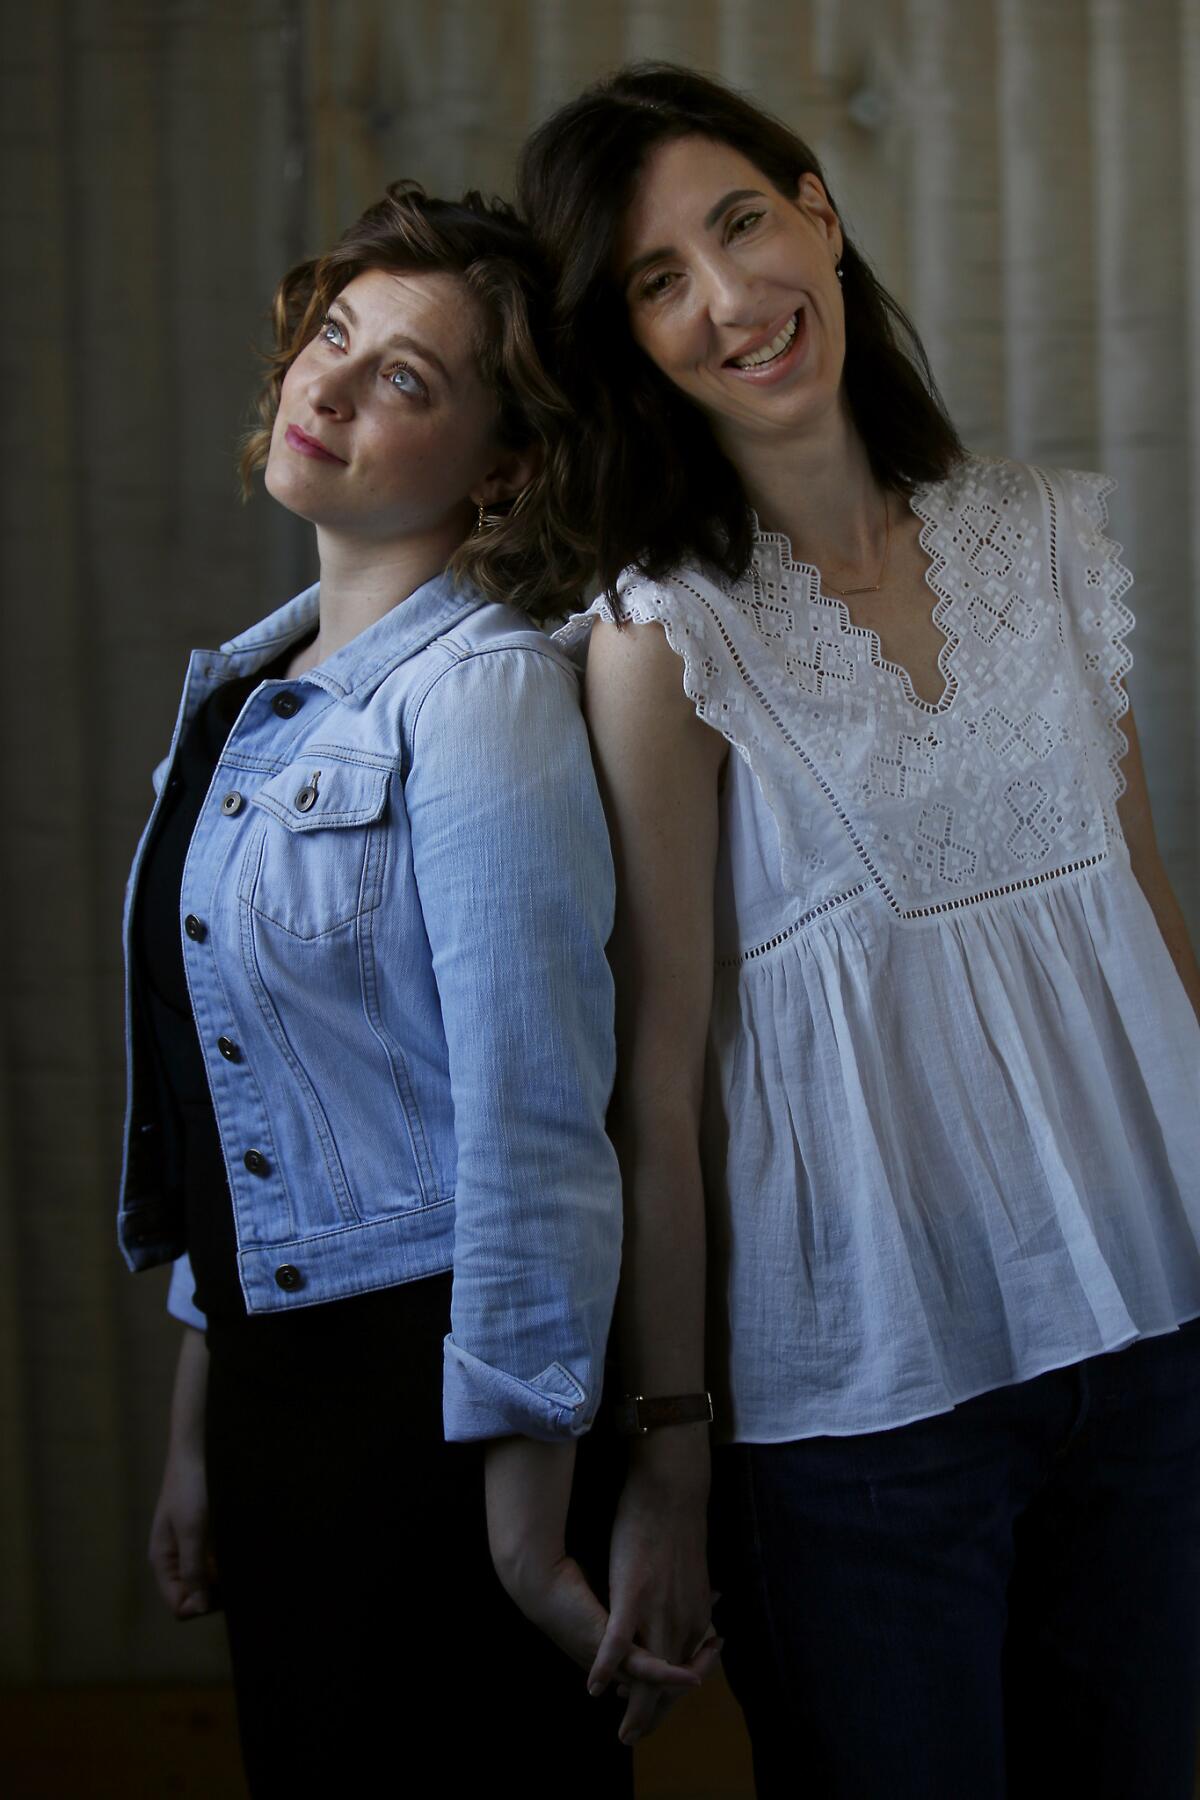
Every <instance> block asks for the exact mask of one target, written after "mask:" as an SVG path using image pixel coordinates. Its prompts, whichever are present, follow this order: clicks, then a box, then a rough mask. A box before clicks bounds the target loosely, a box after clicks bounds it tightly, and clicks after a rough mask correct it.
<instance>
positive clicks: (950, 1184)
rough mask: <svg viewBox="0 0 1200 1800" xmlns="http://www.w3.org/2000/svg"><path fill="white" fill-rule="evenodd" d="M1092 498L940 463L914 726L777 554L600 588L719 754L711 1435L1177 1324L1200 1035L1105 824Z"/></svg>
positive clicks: (980, 1378)
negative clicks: (715, 1425)
mask: <svg viewBox="0 0 1200 1800" xmlns="http://www.w3.org/2000/svg"><path fill="white" fill-rule="evenodd" d="M1110 486H1111V484H1110V483H1108V482H1106V481H1104V480H1103V479H1102V478H1101V477H1099V476H1095V475H1084V474H1077V473H1073V472H1054V471H1047V470H1041V469H1035V468H1028V467H1025V466H1023V465H1021V464H1018V463H1013V462H1004V461H999V460H992V459H985V458H978V457H973V458H970V459H968V460H967V461H966V462H965V463H964V464H963V465H962V466H961V467H960V468H959V469H958V470H957V471H956V472H955V473H954V475H953V476H952V477H951V478H950V479H949V480H947V481H945V482H942V483H939V484H937V485H934V486H930V487H926V488H924V489H922V490H920V491H919V492H918V493H917V494H916V495H915V496H914V498H913V501H912V505H913V509H914V511H915V512H916V513H917V515H918V517H919V518H920V519H921V520H922V521H923V522H924V524H923V530H922V533H921V543H922V546H923V548H924V549H925V552H926V554H927V555H928V556H929V557H930V559H931V567H930V570H929V576H928V579H929V583H930V586H931V588H932V589H933V591H934V593H935V594H936V595H937V596H938V599H937V605H936V607H935V610H934V619H935V622H936V623H937V625H938V626H939V627H940V629H941V631H942V632H943V633H944V635H945V639H946V643H945V647H944V649H943V651H942V654H941V657H940V664H941V668H942V673H943V676H944V678H945V684H946V685H945V691H944V693H943V695H942V697H941V699H940V701H939V702H938V703H937V704H936V705H933V704H930V703H928V702H926V701H923V700H921V699H919V698H918V697H917V696H916V694H915V693H914V692H913V689H912V686H911V684H910V682H909V680H908V677H907V675H906V674H905V672H904V671H903V670H902V669H900V668H898V667H896V666H895V665H894V664H891V663H888V662H886V661H884V660H883V658H882V656H881V653H880V644H879V639H878V637H877V635H876V634H875V633H874V632H870V631H863V630H859V629H856V628H855V627H854V626H852V625H851V623H850V618H849V614H848V612H847V609H846V607H845V606H844V605H843V604H842V602H841V601H839V600H835V599H831V598H829V597H828V596H826V595H825V594H823V593H822V592H821V590H820V581H819V575H818V572H817V570H816V569H814V568H812V567H811V566H809V565H806V564H802V563H795V562H793V561H792V560H791V559H790V557H789V554H788V545H787V543H786V541H785V540H784V539H783V538H781V537H779V536H776V535H773V534H770V533H762V534H759V536H758V538H757V544H756V550H755V555H754V564H753V570H752V573H751V576H749V577H748V578H747V579H746V580H745V581H744V582H742V583H738V584H733V583H729V582H726V581H725V580H724V579H723V578H720V577H714V576H713V575H712V574H711V572H710V573H700V572H699V571H696V570H687V571H684V572H682V573H680V574H678V575H676V576H674V577H672V578H670V579H667V580H664V581H659V582H652V581H648V580H647V579H645V578H644V577H643V576H641V575H639V574H637V573H636V572H633V573H630V574H628V575H627V576H625V577H623V578H622V580H621V582H620V584H619V592H620V597H621V606H622V611H623V614H624V616H626V617H627V618H629V619H631V620H635V621H642V622H645V621H654V622H657V623H659V624H661V625H662V626H663V627H664V629H665V631H666V634H667V637H668V639H669V641H670V643H671V645H672V647H673V649H674V650H675V651H676V652H677V653H678V655H679V657H680V658H681V660H682V663H683V669H682V676H683V683H684V687H685V689H686V691H687V693H688V695H689V697H690V698H691V699H692V700H693V701H694V703H695V706H696V711H697V712H698V714H699V715H700V717H701V718H702V719H704V720H705V721H706V723H708V724H710V725H712V726H713V727H714V728H715V729H716V730H718V731H720V732H722V733H723V734H724V735H725V737H727V738H728V740H729V742H730V744H731V745H732V746H733V748H734V749H735V750H736V751H737V753H738V754H737V755H736V756H732V757H730V759H729V764H728V768H727V772H726V779H725V784H724V787H723V791H722V799H721V809H722V810H721V827H722V828H721V838H720V849H719V856H718V871H717V884H716V945H717V964H716V986H715V994H714V1002H713V1012H712V1023H711V1040H710V1057H709V1076H708V1087H707V1095H706V1103H705V1128H704V1131H705V1141H704V1167H705V1178H706V1187H707V1194H708V1201H709V1212H710V1220H711V1233H712V1244H711V1250H710V1266H711V1269H712V1296H711V1304H710V1319H711V1322H712V1344H711V1364H712V1370H711V1373H712V1379H713V1380H714V1382H715V1383H716V1386H717V1391H718V1393H719V1395H720V1406H719V1422H720V1426H721V1429H722V1433H723V1435H724V1436H725V1437H726V1438H730V1439H740V1440H743V1441H754V1442H773V1441H779V1440H785V1439H790V1438H796V1437H805V1436H809V1435H813V1434H817V1433H834V1434H842V1433H853V1432H861V1431H872V1430H878V1429H882V1428H885V1427H890V1426H894V1425H899V1424H902V1423H904V1422H906V1421H908V1420H912V1419H917V1418H921V1417H925V1416H927V1415H930V1414H934V1413H938V1412H942V1411H945V1410H946V1409H948V1408H949V1407H951V1406H953V1405H955V1404H956V1403H957V1402H959V1401H961V1400H964V1399H967V1398H968V1397H969V1396H971V1395H973V1394H978V1393H981V1392H983V1391H985V1390H987V1389H989V1388H993V1387H998V1386H1002V1385H1004V1384H1006V1383H1009V1382H1015V1381H1022V1380H1025V1379H1027V1378H1028V1377H1030V1376H1033V1375H1037V1374H1039V1373H1041V1372H1042V1371H1044V1370H1047V1369H1052V1368H1056V1367H1061V1366H1063V1365H1065V1364H1068V1363H1071V1362H1074V1361H1078V1360H1080V1359H1082V1358H1084V1357H1087V1356H1091V1355H1094V1354H1096V1353H1098V1352H1100V1351H1103V1350H1108V1349H1114V1348H1116V1347H1117V1346H1119V1345H1121V1344H1124V1343H1126V1342H1128V1341H1129V1340H1131V1339H1133V1338H1136V1337H1139V1336H1151V1335H1153V1334H1156V1333H1160V1332H1165V1331H1169V1330H1171V1329H1173V1328H1174V1327H1175V1326H1176V1325H1178V1324H1180V1323H1182V1322H1183V1321H1184V1320H1186V1319H1189V1318H1192V1317H1194V1316H1196V1315H1198V1314H1200V1028H1198V1027H1197V1023H1196V1019H1195V1016H1194V1014H1193V1012H1192V1009H1191V1006H1190V1004H1189V1002H1188V999H1187V996H1186V994H1185V993H1184V990H1183V987H1182V984H1181V983H1180V981H1179V977H1178V975H1177V973H1176V971H1175V969H1174V966H1173V965H1172V963H1171V960H1170V958H1169V956H1168V954H1167V951H1166V948H1165V946H1164V944H1163V942H1162V939H1161V937H1160V935H1159V932H1158V929H1157V926H1156V924H1155V922H1154V918H1153V915H1152V913H1151V912H1150V909H1149V906H1148V905H1147V902H1146V900H1145V898H1144V896H1143V894H1142V892H1141V889H1140V887H1139V886H1138V884H1137V881H1136V880H1135V878H1134V876H1133V874H1132V872H1131V869H1130V864H1129V856H1128V852H1127V851H1126V848H1125V844H1124V840H1123V838H1122V835H1121V831H1120V827H1119V824H1118V821H1117V814H1116V801H1117V798H1118V795H1119V794H1120V792H1121V790H1122V786H1123V778H1122V776H1121V774H1120V771H1119V762H1120V759H1121V757H1122V756H1123V755H1124V752H1125V748H1126V743H1125V737H1124V734H1123V733H1122V731H1121V729H1120V725H1119V719H1120V716H1121V714H1122V712H1123V711H1124V710H1125V707H1126V700H1125V696H1124V692H1123V689H1122V687H1121V678H1122V676H1123V675H1124V673H1125V671H1126V669H1127V668H1128V667H1129V665H1130V661H1131V658H1130V656H1129V653H1128V651H1127V650H1126V649H1125V647H1124V639H1125V636H1126V634H1127V633H1128V631H1129V630H1130V628H1131V626H1132V623H1133V618H1132V615H1131V613H1130V612H1129V610H1128V608H1127V607H1126V606H1125V604H1124V601H1123V595H1124V594H1125V592H1126V589H1127V588H1128V586H1129V583H1130V577H1129V575H1128V573H1127V571H1126V570H1125V569H1123V568H1122V566H1121V563H1120V561H1119V558H1118V550H1117V547H1116V546H1115V545H1113V544H1112V543H1110V542H1109V541H1108V540H1107V539H1106V538H1105V536H1104V535H1103V526H1104V523H1105V519H1106V514H1105V508H1104V498H1103V497H1104V495H1105V494H1106V493H1107V492H1108V490H1109V487H1110ZM611 616H612V612H611V608H610V607H609V606H608V605H607V604H606V603H605V602H604V601H602V600H601V601H597V602H596V604H595V605H594V606H592V607H591V608H590V609H589V611H588V612H586V613H581V614H579V615H577V616H576V617H575V618H574V619H572V620H570V621H569V622H568V624H567V625H566V626H565V627H564V628H563V630H562V631H561V632H560V633H559V634H558V635H559V637H560V640H561V639H565V640H566V641H567V642H568V643H575V644H578V645H580V646H581V647H582V646H583V645H584V644H585V643H586V639H587V636H588V632H589V627H590V625H591V624H592V622H593V621H594V620H595V619H596V618H611Z"/></svg>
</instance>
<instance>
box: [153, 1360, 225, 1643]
mask: <svg viewBox="0 0 1200 1800" xmlns="http://www.w3.org/2000/svg"><path fill="white" fill-rule="evenodd" d="M207 1395H208V1349H207V1346H206V1345H205V1342H204V1338H203V1336H202V1334H201V1333H200V1332H198V1331H193V1330H191V1329H190V1327H189V1328H185V1331H184V1338H183V1344H182V1347H181V1349H180V1352H179V1364H178V1367H177V1369H176V1372H175V1391H174V1394H173V1395H172V1398H171V1425H170V1435H169V1438H168V1442H167V1461H166V1467H165V1468H164V1470H163V1479H162V1487H161V1489H160V1490H159V1496H158V1505H157V1506H156V1507H155V1509H154V1519H153V1522H152V1524H151V1526H150V1544H149V1550H148V1555H149V1561H150V1567H151V1569H152V1570H153V1572H154V1580H155V1584H156V1586H157V1588H158V1591H159V1593H160V1594H161V1595H162V1597H163V1599H164V1601H165V1602H166V1604H167V1606H168V1607H169V1608H170V1610H171V1612H172V1613H173V1614H174V1615H175V1617H176V1618H177V1619H195V1618H199V1617H200V1615H201V1614H202V1613H206V1612H211V1611H212V1609H213V1606H214V1604H215V1601H214V1588H215V1583H216V1577H217V1569H216V1561H215V1559H214V1556H213V1551H212V1543H211V1540H210V1537H209V1520H208V1479H207V1476H206V1474H205V1469H204V1408H205V1402H206V1399H207Z"/></svg>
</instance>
